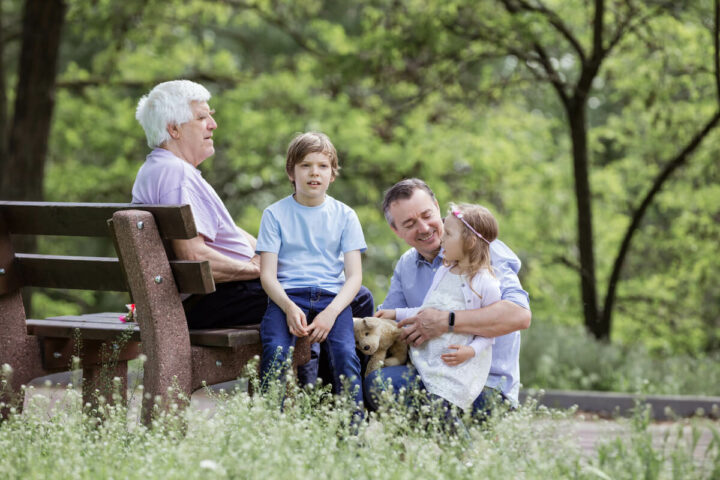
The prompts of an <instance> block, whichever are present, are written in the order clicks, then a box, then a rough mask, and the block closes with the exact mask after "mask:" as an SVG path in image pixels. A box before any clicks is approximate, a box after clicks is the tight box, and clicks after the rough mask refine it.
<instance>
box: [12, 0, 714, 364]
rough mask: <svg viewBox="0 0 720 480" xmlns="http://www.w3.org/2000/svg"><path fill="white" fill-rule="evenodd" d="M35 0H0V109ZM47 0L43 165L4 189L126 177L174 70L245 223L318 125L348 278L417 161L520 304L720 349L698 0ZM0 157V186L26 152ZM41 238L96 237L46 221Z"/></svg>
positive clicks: (389, 259) (53, 194)
mask: <svg viewBox="0 0 720 480" xmlns="http://www.w3.org/2000/svg"><path fill="white" fill-rule="evenodd" d="M31 3H33V2H31V1H30V0H28V1H27V2H19V1H10V0H2V1H0V9H1V11H2V16H1V18H0V19H1V21H2V32H3V33H2V36H1V37H0V38H1V39H2V41H1V42H0V45H1V46H2V49H1V50H2V65H3V72H2V79H3V86H4V89H3V93H4V97H3V98H4V99H6V100H4V101H3V112H2V113H3V114H4V115H5V117H4V118H7V119H12V118H14V117H13V115H12V113H13V112H12V111H10V108H9V105H13V103H12V100H14V99H16V98H18V97H20V91H21V86H22V85H23V83H22V82H21V81H20V76H21V74H22V70H21V68H20V67H19V65H21V64H22V61H21V57H22V56H21V51H22V50H23V48H25V42H26V40H25V36H26V35H25V34H24V33H23V32H24V31H25V29H23V28H21V25H20V18H21V17H22V12H23V8H24V6H25V5H26V4H27V5H28V6H29V5H30V4H31ZM58 4H60V5H61V6H62V7H63V8H64V10H63V12H64V17H63V19H64V24H61V25H62V36H61V37H60V40H59V59H58V63H57V76H56V77H55V81H54V84H53V85H52V88H53V91H54V99H55V104H54V105H55V108H54V111H53V112H52V116H50V114H48V115H47V117H48V118H51V122H50V124H49V125H50V134H49V137H48V141H49V143H48V148H47V155H44V156H43V158H42V159H41V160H42V162H41V163H42V165H44V169H43V168H35V169H33V170H32V171H31V173H32V175H33V179H34V181H35V182H37V184H38V185H41V186H42V188H41V189H39V190H37V191H33V192H31V195H30V196H26V197H12V198H33V199H36V198H43V197H44V198H45V199H46V200H50V201H89V202H100V201H116V202H126V201H129V200H130V189H131V186H132V182H133V179H134V176H135V173H136V171H137V169H138V168H139V166H140V165H141V163H142V161H143V160H144V157H145V155H146V154H147V152H148V147H147V145H146V144H145V139H144V135H143V132H142V129H141V128H140V127H139V125H138V124H137V122H136V121H135V119H134V110H135V105H136V103H137V100H138V99H139V98H140V96H141V95H143V94H144V93H146V92H147V91H148V90H149V89H150V88H152V86H154V85H155V84H156V83H158V82H160V81H164V80H170V79H175V78H188V79H192V80H195V81H198V82H200V83H203V84H204V85H206V86H207V87H208V88H209V89H210V90H211V92H212V93H213V99H212V100H211V105H212V106H213V108H215V109H216V110H217V115H216V119H217V121H218V124H219V128H218V130H217V132H216V134H215V139H216V143H215V145H216V152H217V153H216V155H215V156H214V157H213V158H211V159H209V160H208V161H206V162H205V163H204V164H203V165H202V166H201V170H202V171H203V173H204V175H205V177H206V178H207V179H208V181H209V182H210V183H211V184H212V185H214V186H215V187H216V189H217V191H218V193H219V194H220V196H221V197H222V198H223V200H224V201H225V202H226V204H227V206H228V208H229V210H230V212H231V213H232V214H233V215H234V216H235V218H236V220H237V222H238V224H240V225H242V226H243V227H244V228H246V229H248V230H249V231H250V232H251V233H256V232H257V228H258V226H259V221H260V215H261V213H262V209H263V208H264V207H265V206H267V205H268V204H269V203H271V202H273V201H275V200H277V199H279V198H281V197H283V196H285V195H287V194H289V193H290V185H289V183H288V181H287V179H286V177H285V175H284V168H283V165H284V151H285V148H286V146H287V143H288V142H289V140H290V139H291V137H292V135H293V134H294V133H295V132H299V131H304V130H308V129H319V130H322V131H324V132H326V133H327V134H328V135H329V136H330V138H331V139H332V140H333V142H334V143H335V145H336V147H337V148H338V151H339V154H340V158H341V166H342V170H341V174H340V177H339V178H338V180H337V181H336V182H335V183H334V184H333V186H332V187H331V190H330V194H331V195H333V196H334V197H336V198H338V199H339V200H341V201H343V202H346V203H348V204H349V205H351V206H352V207H354V208H355V209H356V210H357V212H358V215H359V216H360V219H361V221H362V222H363V226H364V230H365V236H366V239H367V241H368V243H369V245H370V248H369V250H368V252H367V254H366V255H365V258H364V272H365V275H364V283H365V284H366V285H367V286H368V287H370V288H371V290H372V291H373V293H374V294H375V296H376V299H377V301H378V303H380V302H381V301H382V299H383V298H384V296H385V293H386V291H387V287H388V285H389V277H390V275H391V273H392V267H393V262H394V261H395V260H396V259H397V258H398V257H399V255H400V254H401V253H402V252H403V251H404V249H405V248H406V246H405V245H404V244H403V243H402V242H400V241H399V240H397V239H396V238H395V237H394V236H393V234H392V232H391V231H390V229H389V228H388V227H387V226H386V225H385V223H384V219H383V217H382V213H381V212H380V203H381V200H382V194H383V191H384V190H385V189H386V188H388V187H389V186H390V185H392V184H393V183H394V182H396V181H398V180H400V179H401V178H404V177H409V176H418V177H421V178H423V179H425V180H426V181H427V182H428V183H429V184H430V185H431V187H433V189H434V190H435V192H436V194H437V195H438V198H439V200H440V203H441V208H443V209H445V208H446V206H447V203H448V202H450V201H467V202H476V203H482V204H484V205H487V206H488V207H489V208H490V209H491V210H492V211H493V212H494V213H495V214H496V215H497V217H498V219H499V222H500V228H501V235H500V236H501V238H502V239H503V241H505V242H506V243H507V244H509V245H510V246H511V247H512V248H513V249H514V250H515V252H516V253H517V254H518V255H519V256H520V258H521V259H522V261H523V269H522V271H521V280H522V282H523V285H524V286H525V288H526V289H527V290H528V291H529V292H530V296H531V305H532V309H533V319H534V323H554V324H563V325H585V327H586V328H587V329H588V330H589V331H591V332H592V333H593V334H594V335H595V336H596V337H603V338H609V337H610V335H611V334H612V338H613V340H616V341H618V342H621V343H626V344H627V343H630V344H632V343H633V342H641V343H643V344H644V345H645V346H646V347H647V348H649V349H650V350H651V351H654V352H662V353H680V352H682V353H693V354H700V353H702V352H710V351H717V350H718V349H720V272H718V268H717V265H718V262H717V260H716V259H715V258H716V253H715V252H716V250H717V240H718V238H720V235H719V234H720V222H719V220H720V188H719V187H718V185H720V183H719V182H718V179H719V177H720V171H719V167H720V165H719V164H718V162H717V160H716V159H717V156H718V150H719V149H720V142H719V140H718V135H717V130H715V125H716V124H717V121H718V101H717V92H716V88H717V86H716V77H715V57H714V52H715V50H714V43H715V41H716V38H717V32H716V31H715V28H716V24H717V22H716V19H715V16H716V12H715V11H714V10H713V5H711V4H710V3H709V2H703V1H691V2H683V3H682V4H677V2H673V3H670V2H658V1H644V2H639V1H632V0H625V1H613V2H605V1H600V0H597V1H594V2H584V1H579V0H577V1H575V0H572V1H563V2H560V1H544V2H541V1H530V0H528V1H509V0H504V1H500V0H498V1H490V0H482V1H479V2H478V1H465V0H449V1H448V0H446V1H442V2H441V1H434V0H412V1H407V2H397V1H392V0H373V1H370V2H367V1H363V2H360V1H349V2H341V3H339V2H327V1H325V2H323V1H320V0H308V1H304V2H293V1H290V0H272V1H270V0H265V1H251V0H245V1H241V0H226V1H215V2H213V1H204V2H200V1H163V2H160V1H156V0H150V1H138V0H130V1H123V2H120V1H113V0H95V1H92V2H83V1H77V0H67V1H66V2H64V3H60V2H58ZM35 61H36V62H38V61H43V60H42V59H40V60H38V59H36V60H35ZM15 105H16V106H15V107H14V108H15V109H17V108H18V107H17V103H15ZM6 122H7V124H6V127H5V131H6V132H7V131H8V130H9V128H10V127H9V126H8V125H12V120H7V121H6ZM703 132H704V134H703ZM693 140H696V141H695V142H694V143H693ZM42 141H43V139H42V138H37V139H35V138H34V137H33V139H32V140H26V142H30V143H33V142H42ZM683 152H685V153H686V154H685V155H684V156H683ZM5 158H10V157H9V156H4V157H3V159H5ZM678 159H679V160H681V161H679V162H676V165H675V166H674V167H673V165H674V164H673V160H678ZM35 161H38V160H37V158H36V159H35ZM7 165H8V163H7V162H6V161H2V163H0V166H2V169H1V170H0V175H2V179H1V181H2V185H3V189H2V192H1V193H0V198H3V199H7V198H11V196H10V193H9V192H10V190H6V188H7V187H6V186H5V185H9V184H12V183H14V180H15V178H16V175H18V174H19V173H18V172H19V170H16V169H15V167H13V168H8V167H7ZM680 167H682V168H680ZM668 169H670V170H668ZM664 172H667V173H666V174H665V175H664ZM663 175H664V176H663ZM658 182H659V184H658ZM654 185H656V187H661V188H655V189H654V187H653V186H654ZM643 200H647V201H646V202H643ZM638 213H640V215H638ZM631 239H632V242H630V240H631ZM40 248H41V249H42V250H43V251H53V250H62V251H78V252H82V254H86V255H104V254H108V253H109V248H111V247H109V246H108V245H105V244H94V243H93V244H88V243H83V244H78V243H77V242H74V241H73V240H70V239H47V241H45V242H43V244H41V245H40ZM35 297H36V302H35V315H36V316H41V315H43V314H44V313H45V312H48V313H58V312H60V311H61V312H65V313H74V312H80V311H85V310H98V309H108V310H118V309H120V308H121V307H122V304H123V303H125V299H124V298H121V297H119V296H114V295H98V296H94V295H90V294H86V292H41V293H39V294H38V295H36V296H35ZM601 298H602V299H603V300H600V299H601ZM611 314H612V316H611Z"/></svg>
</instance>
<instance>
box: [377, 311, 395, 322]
mask: <svg viewBox="0 0 720 480" xmlns="http://www.w3.org/2000/svg"><path fill="white" fill-rule="evenodd" d="M373 316H374V317H376V318H387V319H388V320H395V310H378V311H377V312H375V315H373Z"/></svg>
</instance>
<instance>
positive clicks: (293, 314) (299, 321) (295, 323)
mask: <svg viewBox="0 0 720 480" xmlns="http://www.w3.org/2000/svg"><path fill="white" fill-rule="evenodd" d="M285 321H286V322H287V326H288V330H290V333H292V334H293V335H295V336H296V337H304V336H306V335H307V334H308V328H307V319H306V318H305V312H303V311H302V310H301V309H300V307H298V306H297V305H295V304H294V303H293V304H292V305H290V306H289V307H288V308H287V310H285Z"/></svg>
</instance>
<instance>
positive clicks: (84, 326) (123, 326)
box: [27, 312, 260, 347]
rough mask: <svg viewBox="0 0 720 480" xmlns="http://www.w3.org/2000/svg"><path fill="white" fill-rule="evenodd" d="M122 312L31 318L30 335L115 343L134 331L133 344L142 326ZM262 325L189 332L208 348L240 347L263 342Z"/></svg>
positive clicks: (197, 341)
mask: <svg viewBox="0 0 720 480" xmlns="http://www.w3.org/2000/svg"><path fill="white" fill-rule="evenodd" d="M121 315H123V314H122V313H115V312H104V313H100V314H92V315H63V316H58V317H50V318H46V319H44V320H40V319H28V320H27V332H28V334H30V335H37V336H41V337H51V338H74V337H75V329H78V328H79V329H80V330H81V331H82V338H83V339H87V340H112V339H114V338H117V336H118V335H119V334H121V333H122V332H124V331H126V330H128V329H132V330H133V334H132V336H131V337H130V341H133V342H139V341H140V327H139V326H138V324H137V323H123V322H121V321H120V320H119V318H118V317H120V316H121ZM258 328H259V325H244V326H238V327H234V328H211V329H198V330H190V343H191V344H192V345H197V346H205V347H237V346H240V345H253V344H256V343H260V332H259V330H258Z"/></svg>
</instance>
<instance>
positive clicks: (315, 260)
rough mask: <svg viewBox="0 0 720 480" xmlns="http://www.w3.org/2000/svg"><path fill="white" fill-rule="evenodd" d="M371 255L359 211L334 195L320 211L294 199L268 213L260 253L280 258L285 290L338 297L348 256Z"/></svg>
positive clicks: (261, 226)
mask: <svg viewBox="0 0 720 480" xmlns="http://www.w3.org/2000/svg"><path fill="white" fill-rule="evenodd" d="M366 249H367V245H365V237H364V236H363V232H362V227H361V226H360V220H358V217H357V214H356V213H355V211H354V210H353V209H352V208H350V207H348V206H347V205H345V204H344V203H342V202H339V201H337V200H335V199H334V198H332V197H330V196H329V195H326V196H325V201H324V202H323V203H322V204H321V205H318V206H316V207H306V206H305V205H301V204H299V203H298V202H297V201H296V200H295V199H294V198H293V197H292V195H291V196H289V197H285V198H283V199H282V200H280V201H278V202H275V203H273V204H272V205H270V206H269V207H267V208H266V209H265V211H264V212H263V216H262V221H261V222H260V232H259V233H258V240H257V246H256V247H255V251H256V252H257V253H261V252H271V253H276V254H277V255H278V281H279V282H280V285H282V287H283V289H285V290H288V289H291V288H306V287H319V288H322V289H323V290H328V291H330V292H333V293H338V292H339V291H340V288H341V287H342V286H343V284H344V283H345V273H344V268H345V263H344V259H345V257H344V253H345V252H351V251H353V250H360V251H361V252H364V251H365V250H366Z"/></svg>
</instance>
